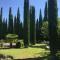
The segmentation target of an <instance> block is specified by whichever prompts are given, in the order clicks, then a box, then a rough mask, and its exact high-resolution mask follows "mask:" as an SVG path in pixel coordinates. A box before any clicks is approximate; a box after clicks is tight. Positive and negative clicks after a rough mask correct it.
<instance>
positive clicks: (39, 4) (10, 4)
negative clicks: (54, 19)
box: [0, 0, 60, 21]
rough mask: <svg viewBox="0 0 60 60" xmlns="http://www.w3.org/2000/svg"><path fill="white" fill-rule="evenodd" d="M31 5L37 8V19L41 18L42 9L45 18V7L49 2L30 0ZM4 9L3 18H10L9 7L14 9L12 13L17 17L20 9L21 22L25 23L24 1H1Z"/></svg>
mask: <svg viewBox="0 0 60 60" xmlns="http://www.w3.org/2000/svg"><path fill="white" fill-rule="evenodd" d="M29 1H30V5H33V6H35V10H36V13H35V14H36V19H37V18H38V16H39V10H40V8H41V10H42V16H44V7H45V2H46V1H47V0H29ZM57 1H58V16H59V17H60V3H59V2H60V0H57ZM1 7H3V18H4V17H5V18H7V17H8V13H9V7H12V13H13V15H14V16H15V15H16V13H17V9H18V7H19V8H20V18H21V21H23V7H24V0H0V8H1Z"/></svg>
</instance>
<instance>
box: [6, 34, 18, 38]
mask: <svg viewBox="0 0 60 60" xmlns="http://www.w3.org/2000/svg"><path fill="white" fill-rule="evenodd" d="M6 38H11V39H13V38H18V35H16V34H7V35H6Z"/></svg>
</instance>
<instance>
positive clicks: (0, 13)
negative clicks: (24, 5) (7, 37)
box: [0, 8, 2, 39]
mask: <svg viewBox="0 0 60 60" xmlns="http://www.w3.org/2000/svg"><path fill="white" fill-rule="evenodd" d="M1 38H2V8H1V10H0V39H1Z"/></svg>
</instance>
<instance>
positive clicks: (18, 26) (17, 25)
mask: <svg viewBox="0 0 60 60" xmlns="http://www.w3.org/2000/svg"><path fill="white" fill-rule="evenodd" d="M16 33H17V34H18V37H20V11H19V8H18V11H17V21H16Z"/></svg>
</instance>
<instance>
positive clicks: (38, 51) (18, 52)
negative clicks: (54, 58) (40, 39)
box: [0, 47, 49, 59]
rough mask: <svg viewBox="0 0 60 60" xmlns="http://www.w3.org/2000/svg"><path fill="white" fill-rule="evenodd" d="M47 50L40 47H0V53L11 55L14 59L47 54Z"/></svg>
mask: <svg viewBox="0 0 60 60" xmlns="http://www.w3.org/2000/svg"><path fill="white" fill-rule="evenodd" d="M48 52H49V51H48V50H45V49H42V48H32V47H29V48H24V49H1V50H0V54H4V55H11V56H13V57H14V59H24V58H34V57H42V56H46V55H47V54H48Z"/></svg>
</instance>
